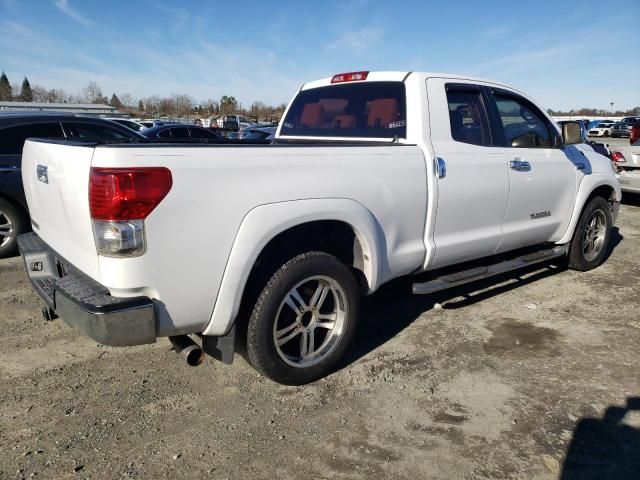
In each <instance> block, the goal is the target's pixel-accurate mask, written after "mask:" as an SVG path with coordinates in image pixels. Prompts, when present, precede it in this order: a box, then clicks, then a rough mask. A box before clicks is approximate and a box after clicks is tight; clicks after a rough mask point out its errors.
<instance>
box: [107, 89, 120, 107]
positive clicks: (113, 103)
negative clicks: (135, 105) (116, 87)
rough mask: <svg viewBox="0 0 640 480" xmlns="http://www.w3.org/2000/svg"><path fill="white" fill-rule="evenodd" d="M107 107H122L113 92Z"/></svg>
mask: <svg viewBox="0 0 640 480" xmlns="http://www.w3.org/2000/svg"><path fill="white" fill-rule="evenodd" d="M109 105H111V106H112V107H115V108H120V107H122V102H121V101H120V99H119V98H118V96H117V95H116V93H115V92H113V95H111V101H110V102H109Z"/></svg>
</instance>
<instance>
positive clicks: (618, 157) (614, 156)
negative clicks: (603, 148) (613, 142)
mask: <svg viewBox="0 0 640 480" xmlns="http://www.w3.org/2000/svg"><path fill="white" fill-rule="evenodd" d="M611 160H613V161H614V162H616V163H622V162H626V159H625V158H624V155H623V154H622V152H611Z"/></svg>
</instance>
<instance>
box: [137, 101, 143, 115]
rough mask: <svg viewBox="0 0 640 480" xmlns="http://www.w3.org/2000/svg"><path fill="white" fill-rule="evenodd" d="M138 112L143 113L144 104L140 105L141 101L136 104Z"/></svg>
mask: <svg viewBox="0 0 640 480" xmlns="http://www.w3.org/2000/svg"><path fill="white" fill-rule="evenodd" d="M138 111H139V112H144V103H142V100H140V101H139V102H138Z"/></svg>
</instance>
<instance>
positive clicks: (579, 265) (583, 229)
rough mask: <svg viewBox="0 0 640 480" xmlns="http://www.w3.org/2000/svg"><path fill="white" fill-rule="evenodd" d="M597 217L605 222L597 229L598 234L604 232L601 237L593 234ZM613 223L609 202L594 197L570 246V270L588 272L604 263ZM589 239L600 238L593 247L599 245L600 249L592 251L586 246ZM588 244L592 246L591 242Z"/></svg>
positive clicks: (581, 217) (584, 212)
mask: <svg viewBox="0 0 640 480" xmlns="http://www.w3.org/2000/svg"><path fill="white" fill-rule="evenodd" d="M596 217H597V218H598V219H599V220H601V221H602V222H603V224H602V226H601V227H599V228H598V229H597V230H598V232H600V231H601V230H603V231H602V236H601V237H600V236H599V235H594V234H593V227H592V222H593V221H594V220H593V219H594V218H596ZM599 220H596V221H599ZM612 223H613V222H612V221H611V207H610V205H609V202H607V201H606V200H605V199H604V198H602V197H593V198H592V199H591V200H589V202H588V203H587V204H586V205H585V207H584V209H583V210H582V214H581V215H580V220H578V225H576V230H575V232H574V233H573V238H572V239H571V244H570V245H569V255H568V266H569V268H570V269H572V270H578V271H580V272H586V271H587V270H592V269H594V268H596V267H597V266H599V265H600V264H601V263H602V262H603V261H604V258H605V256H606V254H607V246H608V245H609V239H610V238H611V227H612ZM587 237H590V238H595V237H599V238H600V239H599V240H598V241H597V242H596V241H594V242H593V245H596V243H597V245H598V247H599V248H597V249H596V248H594V249H591V248H590V245H588V246H585V244H586V243H587V242H588V241H587ZM588 243H589V244H591V242H588Z"/></svg>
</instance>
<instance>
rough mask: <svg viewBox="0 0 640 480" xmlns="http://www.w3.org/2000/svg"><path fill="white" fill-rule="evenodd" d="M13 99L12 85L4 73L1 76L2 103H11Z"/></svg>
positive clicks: (0, 91) (0, 93) (0, 94)
mask: <svg viewBox="0 0 640 480" xmlns="http://www.w3.org/2000/svg"><path fill="white" fill-rule="evenodd" d="M12 98H13V97H12V91H11V84H10V83H9V79H8V78H7V76H6V75H5V73H4V72H2V76H0V101H4V102H10V101H11V99H12Z"/></svg>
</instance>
